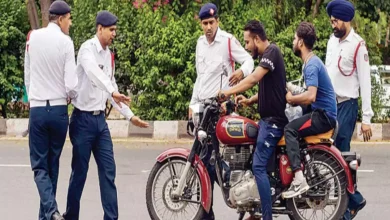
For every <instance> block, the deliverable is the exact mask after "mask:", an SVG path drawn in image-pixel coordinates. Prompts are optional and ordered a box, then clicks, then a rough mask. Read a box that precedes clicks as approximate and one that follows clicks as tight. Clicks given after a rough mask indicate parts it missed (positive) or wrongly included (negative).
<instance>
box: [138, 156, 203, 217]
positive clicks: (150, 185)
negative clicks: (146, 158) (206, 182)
mask: <svg viewBox="0 0 390 220" xmlns="http://www.w3.org/2000/svg"><path fill="white" fill-rule="evenodd" d="M185 165H186V161H185V160H184V159H180V158H175V159H171V160H170V161H169V162H168V161H165V162H163V163H159V162H157V163H156V164H155V165H154V167H153V169H152V171H151V172H150V175H149V178H148V182H147V185H146V205H147V208H148V212H149V216H150V218H151V219H152V220H171V219H172V220H176V219H177V220H182V219H183V220H184V219H186V220H187V219H188V220H197V219H201V217H202V216H203V213H204V209H203V207H202V205H201V198H202V196H205V195H202V190H201V185H200V178H199V175H198V173H197V172H196V171H195V172H193V171H194V169H193V168H191V169H190V171H189V172H188V174H187V175H188V177H187V179H188V181H187V182H188V183H189V185H186V186H185V187H184V190H183V194H182V196H181V197H180V198H173V197H172V192H173V190H175V189H176V187H177V185H178V183H179V179H180V177H181V175H182V172H183V170H184V167H185Z"/></svg>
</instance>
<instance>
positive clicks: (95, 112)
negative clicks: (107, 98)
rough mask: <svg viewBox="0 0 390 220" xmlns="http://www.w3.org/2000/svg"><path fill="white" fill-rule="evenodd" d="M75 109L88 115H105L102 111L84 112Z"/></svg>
mask: <svg viewBox="0 0 390 220" xmlns="http://www.w3.org/2000/svg"><path fill="white" fill-rule="evenodd" d="M74 109H75V110H76V111H78V112H82V113H87V114H91V115H100V114H102V113H104V111H100V110H98V111H82V110H80V109H78V108H74Z"/></svg>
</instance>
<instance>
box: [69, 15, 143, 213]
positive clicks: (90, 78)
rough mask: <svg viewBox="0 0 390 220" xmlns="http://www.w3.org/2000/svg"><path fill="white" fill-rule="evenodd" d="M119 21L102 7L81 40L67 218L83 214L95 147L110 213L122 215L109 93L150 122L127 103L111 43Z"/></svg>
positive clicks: (117, 103) (106, 210)
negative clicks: (93, 27) (91, 33)
mask: <svg viewBox="0 0 390 220" xmlns="http://www.w3.org/2000/svg"><path fill="white" fill-rule="evenodd" d="M116 22H117V17H116V16H115V15H113V14H112V13H110V12H108V11H101V12H99V13H98V14H97V16H96V35H95V36H94V37H93V38H92V39H89V40H87V41H86V42H84V43H83V44H82V45H81V48H80V50H79V53H78V56H77V76H78V79H79V84H78V86H77V92H78V97H77V99H74V100H72V104H73V105H74V107H75V109H74V111H73V113H72V116H71V119H70V125H69V135H70V139H71V142H72V145H73V158H72V173H71V177H70V184H69V189H68V200H67V209H66V212H65V214H64V217H65V219H70V220H76V219H79V212H80V199H81V194H82V191H83V188H84V184H85V180H86V178H87V172H88V164H89V160H90V157H91V153H93V155H94V158H95V161H96V164H97V167H98V174H99V186H100V194H101V200H102V201H101V202H102V206H103V210H104V219H105V220H114V219H118V199H117V190H116V186H115V175H116V168H115V161H114V152H113V144H112V139H111V135H110V131H109V128H108V126H107V123H106V120H105V115H104V110H105V108H106V102H107V99H109V100H110V101H111V104H113V105H114V107H115V108H117V109H118V110H119V111H120V112H121V113H122V114H123V115H124V116H125V117H126V119H128V120H130V121H131V122H132V123H133V124H134V125H136V126H139V127H148V123H146V122H144V121H142V120H141V119H139V118H138V117H137V116H134V114H133V113H132V111H131V110H130V109H129V107H128V106H127V105H126V104H125V103H127V102H128V101H129V100H130V99H129V98H128V97H126V96H125V95H123V94H120V93H119V92H118V86H117V84H116V81H115V77H114V66H113V60H112V57H111V52H110V49H109V48H108V46H109V45H111V43H112V41H113V40H114V38H115V36H116Z"/></svg>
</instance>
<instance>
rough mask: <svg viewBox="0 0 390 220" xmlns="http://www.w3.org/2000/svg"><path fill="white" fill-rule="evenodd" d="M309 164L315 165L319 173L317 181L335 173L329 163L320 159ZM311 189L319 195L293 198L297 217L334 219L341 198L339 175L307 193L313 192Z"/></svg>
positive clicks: (322, 219) (314, 219) (315, 219)
mask: <svg viewBox="0 0 390 220" xmlns="http://www.w3.org/2000/svg"><path fill="white" fill-rule="evenodd" d="M311 166H315V167H316V168H317V169H318V171H319V173H320V175H321V179H319V180H318V181H317V182H320V181H322V180H326V179H327V178H330V177H332V176H333V175H335V174H336V171H335V170H334V169H333V168H332V167H331V166H330V165H329V164H327V163H324V162H322V161H313V162H312V165H311ZM312 190H314V191H315V192H317V195H321V196H318V197H316V196H310V197H306V196H302V197H296V198H293V204H294V208H295V209H296V210H297V211H298V215H299V217H300V218H301V219H305V220H327V219H334V217H335V215H336V214H337V211H338V210H339V208H340V204H341V198H342V190H341V182H340V179H339V176H338V175H335V176H334V177H332V178H330V179H328V180H327V181H325V182H323V183H321V184H320V185H318V186H317V187H315V188H314V189H310V190H309V191H308V192H307V194H310V193H311V192H313V191H312Z"/></svg>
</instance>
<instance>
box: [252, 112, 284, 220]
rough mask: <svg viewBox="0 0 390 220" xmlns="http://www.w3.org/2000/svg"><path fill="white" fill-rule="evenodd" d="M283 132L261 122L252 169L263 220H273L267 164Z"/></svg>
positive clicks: (264, 121)
mask: <svg viewBox="0 0 390 220" xmlns="http://www.w3.org/2000/svg"><path fill="white" fill-rule="evenodd" d="M283 131H284V128H283V127H278V126H276V125H275V124H273V123H269V122H267V121H266V120H264V119H261V120H260V121H259V133H258V136H257V143H256V150H255V153H254V155H253V164H252V168H253V174H254V175H255V178H256V183H257V188H258V190H259V194H260V200H261V212H262V215H263V220H272V198H271V186H270V182H269V178H268V175H267V164H268V161H269V159H270V158H271V156H272V155H273V153H274V150H275V147H276V145H277V144H278V142H279V140H280V139H281V138H282V136H283Z"/></svg>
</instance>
